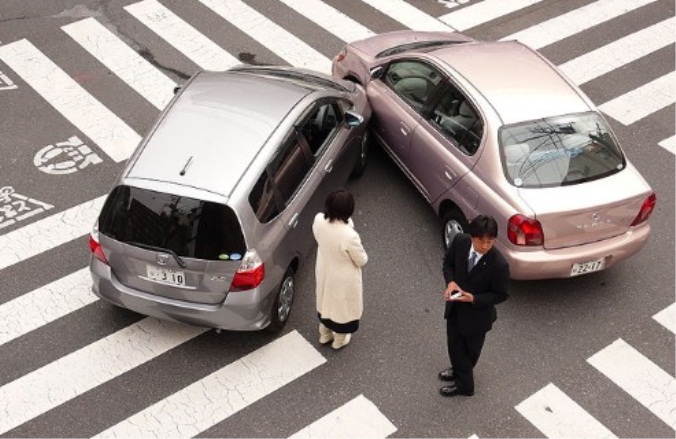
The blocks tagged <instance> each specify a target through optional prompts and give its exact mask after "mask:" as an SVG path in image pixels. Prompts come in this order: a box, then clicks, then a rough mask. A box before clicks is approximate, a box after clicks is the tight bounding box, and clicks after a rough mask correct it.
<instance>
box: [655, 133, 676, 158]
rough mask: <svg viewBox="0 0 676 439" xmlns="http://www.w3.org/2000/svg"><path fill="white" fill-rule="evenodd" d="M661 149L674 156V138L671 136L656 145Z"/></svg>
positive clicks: (675, 138)
mask: <svg viewBox="0 0 676 439" xmlns="http://www.w3.org/2000/svg"><path fill="white" fill-rule="evenodd" d="M658 145H660V146H661V147H662V148H664V149H666V150H667V151H669V152H670V153H672V154H676V136H671V137H669V138H667V139H664V140H662V141H661V142H659V143H658Z"/></svg>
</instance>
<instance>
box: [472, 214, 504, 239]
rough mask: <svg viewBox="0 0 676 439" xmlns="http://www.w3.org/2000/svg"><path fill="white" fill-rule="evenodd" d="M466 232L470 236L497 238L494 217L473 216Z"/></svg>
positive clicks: (496, 224)
mask: <svg viewBox="0 0 676 439" xmlns="http://www.w3.org/2000/svg"><path fill="white" fill-rule="evenodd" d="M467 233H469V234H470V236H471V237H472V238H482V237H485V236H487V237H489V238H497V237H498V223H497V221H495V218H493V217H492V216H488V215H479V216H478V217H476V218H474V219H473V220H472V222H471V223H469V227H468V228H467Z"/></svg>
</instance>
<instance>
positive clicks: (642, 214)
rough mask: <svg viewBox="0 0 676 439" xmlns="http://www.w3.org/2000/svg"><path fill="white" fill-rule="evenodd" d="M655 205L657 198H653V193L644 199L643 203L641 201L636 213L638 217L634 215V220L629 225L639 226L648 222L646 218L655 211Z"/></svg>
mask: <svg viewBox="0 0 676 439" xmlns="http://www.w3.org/2000/svg"><path fill="white" fill-rule="evenodd" d="M656 204H657V197H656V196H655V193H652V194H650V195H649V196H648V198H646V199H645V201H643V205H642V206H641V210H639V211H638V215H636V218H634V222H632V223H631V225H632V226H638V225H639V224H641V223H643V222H646V221H648V218H650V215H652V213H653V211H654V210H655V205H656Z"/></svg>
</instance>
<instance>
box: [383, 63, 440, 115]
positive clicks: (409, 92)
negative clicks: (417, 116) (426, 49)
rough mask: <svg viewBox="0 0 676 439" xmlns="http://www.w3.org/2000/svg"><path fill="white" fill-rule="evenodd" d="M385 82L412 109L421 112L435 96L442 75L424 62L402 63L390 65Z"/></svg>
mask: <svg viewBox="0 0 676 439" xmlns="http://www.w3.org/2000/svg"><path fill="white" fill-rule="evenodd" d="M384 81H385V83H386V84H387V85H388V86H389V87H390V88H391V89H392V90H394V91H395V92H396V93H397V94H398V95H399V96H401V97H402V99H404V100H405V101H406V102H407V103H408V104H409V105H410V106H411V107H413V108H414V109H415V110H416V111H418V112H420V111H421V110H422V108H423V106H424V105H425V103H426V102H427V101H428V100H429V99H430V98H431V97H432V96H434V93H433V91H434V89H435V88H436V87H437V85H439V82H441V75H439V73H437V71H436V70H435V69H433V68H432V67H430V66H428V65H427V64H424V63H422V62H419V61H400V62H394V63H392V64H390V66H389V67H388V68H387V72H386V74H385V77H384Z"/></svg>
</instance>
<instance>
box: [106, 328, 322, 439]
mask: <svg viewBox="0 0 676 439" xmlns="http://www.w3.org/2000/svg"><path fill="white" fill-rule="evenodd" d="M325 362H326V359H325V358H324V357H323V356H322V355H321V354H320V353H319V352H318V351H317V350H316V349H315V348H313V347H312V346H311V345H310V344H309V343H308V342H307V341H306V340H305V339H304V338H303V336H301V335H300V334H299V333H298V332H296V331H292V332H290V333H289V334H287V335H285V336H283V337H281V338H278V339H277V340H275V341H273V342H271V343H269V344H267V345H265V346H263V347H262V348H260V349H258V350H257V351H254V352H252V353H251V354H249V355H246V356H245V357H242V358H240V359H239V360H237V361H236V362H234V363H232V364H229V365H227V366H225V367H224V368H222V369H220V370H217V371H216V372H214V373H212V374H211V375H209V376H207V377H205V378H203V379H201V380H199V381H196V382H194V383H193V384H191V385H189V386H188V387H186V388H184V389H182V390H180V391H178V392H176V393H174V394H173V395H171V396H169V397H168V398H166V399H163V400H162V401H158V402H157V403H155V404H153V405H152V406H150V407H148V408H147V409H145V410H143V411H141V412H139V413H137V414H135V415H133V416H132V417H130V418H129V419H126V420H124V421H122V422H120V423H119V424H117V425H114V426H113V427H111V428H109V429H107V430H106V431H104V432H102V433H101V434H99V435H97V436H96V437H161V438H168V437H176V438H182V437H194V436H195V435H197V434H199V433H201V432H202V431H204V430H206V429H207V428H209V427H212V426H213V425H215V424H217V423H219V422H221V421H223V420H224V419H226V418H227V417H229V416H231V415H233V414H235V413H237V412H238V411H240V410H242V409H243V408H245V407H247V406H249V405H251V404H253V403H254V402H256V401H258V400H259V399H261V398H262V397H264V396H265V395H268V394H270V393H272V392H274V391H275V390H277V389H279V388H280V387H282V386H284V385H286V384H288V383H290V382H291V381H293V380H295V379H297V378H299V377H300V376H302V375H303V374H305V373H307V372H309V371H311V370H312V369H314V368H316V367H318V366H321V365H322V364H324V363H325ZM243 389H245V391H243Z"/></svg>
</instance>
